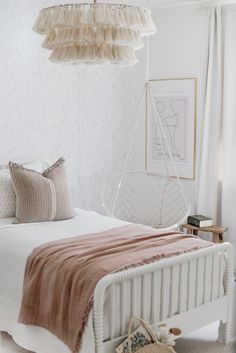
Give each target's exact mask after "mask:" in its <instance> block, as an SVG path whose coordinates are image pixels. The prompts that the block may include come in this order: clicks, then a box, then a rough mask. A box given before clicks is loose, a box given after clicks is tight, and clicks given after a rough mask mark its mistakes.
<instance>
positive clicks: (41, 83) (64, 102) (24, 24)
mask: <svg viewBox="0 0 236 353" xmlns="http://www.w3.org/2000/svg"><path fill="white" fill-rule="evenodd" d="M56 2H57V1H54V0H41V1H40V4H39V2H38V1H32V0H21V1H19V0H11V1H8V0H1V2H0V160H2V159H4V160H6V159H12V160H14V159H17V160H20V159H23V160H26V159H37V158H47V159H55V158H57V157H59V156H61V155H63V156H65V158H66V159H67V162H68V163H67V167H68V174H69V183H70V189H71V193H72V196H73V200H74V203H75V204H76V205H79V206H83V207H85V208H90V209H95V210H98V211H101V210H102V207H101V198H100V194H101V189H102V186H103V185H104V182H105V180H106V178H107V177H108V176H110V175H111V174H112V172H113V170H114V169H116V170H118V169H119V166H120V165H121V163H122V161H123V160H124V157H125V154H126V152H127V145H128V142H129V138H130V132H131V130H132V126H133V124H134V118H135V117H134V115H133V113H134V110H135V106H136V104H137V102H138V100H139V98H140V95H141V92H142V88H143V82H144V76H145V75H144V72H145V64H144V61H145V60H144V59H145V52H144V51H142V52H140V55H139V56H140V63H139V64H138V65H136V66H134V67H132V68H117V67H109V66H108V67H93V66H67V65H65V66H64V65H62V64H60V65H59V64H58V65H57V64H52V63H50V62H49V60H48V55H49V52H48V51H47V50H45V49H43V48H42V47H41V46H40V45H41V42H42V39H43V38H42V37H41V36H39V35H38V34H36V33H34V32H33V31H32V30H31V28H32V25H33V23H34V20H35V19H36V17H37V14H38V11H39V10H40V8H42V7H44V6H49V5H51V4H55V3H56ZM65 2H67V1H65ZM68 2H70V1H69V0H68ZM154 18H155V21H156V23H157V26H158V33H157V35H155V36H154V37H152V38H151V45H150V47H151V52H150V78H152V79H154V78H166V77H167V78H168V77H186V76H191V77H197V78H198V120H197V122H198V124H197V126H198V130H197V173H198V167H199V154H200V152H199V146H200V136H201V134H200V131H201V121H202V106H203V105H202V103H203V95H202V93H203V88H204V82H203V81H204V76H203V72H204V70H205V64H204V59H205V54H206V53H205V48H206V44H205V43H206V37H207V28H206V14H205V13H203V12H199V11H196V10H195V9H194V8H192V7H188V8H179V9H169V10H162V11H159V12H157V13H155V14H154ZM144 136H145V135H144V119H143V126H142V129H141V130H139V138H138V143H137V145H136V147H137V151H138V155H139V163H140V164H141V165H142V166H143V165H144V150H145V146H144ZM185 186H186V188H187V190H188V191H189V193H190V198H191V200H192V202H193V206H194V204H195V199H196V197H195V193H196V181H194V182H185Z"/></svg>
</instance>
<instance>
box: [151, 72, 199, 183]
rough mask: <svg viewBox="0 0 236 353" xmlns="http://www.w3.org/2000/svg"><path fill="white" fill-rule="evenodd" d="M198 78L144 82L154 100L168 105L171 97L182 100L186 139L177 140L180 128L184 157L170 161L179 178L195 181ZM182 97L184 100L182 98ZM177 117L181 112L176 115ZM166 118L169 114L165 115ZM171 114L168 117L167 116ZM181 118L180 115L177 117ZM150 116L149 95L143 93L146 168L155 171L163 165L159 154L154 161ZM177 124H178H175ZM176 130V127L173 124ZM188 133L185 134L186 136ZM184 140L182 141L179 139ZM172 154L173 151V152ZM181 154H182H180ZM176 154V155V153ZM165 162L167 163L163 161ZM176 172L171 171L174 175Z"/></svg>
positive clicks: (153, 172)
mask: <svg viewBox="0 0 236 353" xmlns="http://www.w3.org/2000/svg"><path fill="white" fill-rule="evenodd" d="M197 88H198V85H197V78H196V77H183V78H160V79H151V80H149V83H148V85H147V90H148V89H150V90H151V91H152V94H153V95H155V97H156V99H160V97H161V99H162V100H163V101H164V102H165V104H166V105H167V106H168V99H169V100H171V99H172V100H173V99H174V98H175V99H176V97H181V101H183V103H184V104H186V106H187V108H185V115H184V116H185V121H186V123H185V127H184V129H185V130H184V132H185V136H184V138H185V140H184V139H180V134H181V131H180V129H179V132H178V133H179V139H180V140H181V141H184V144H185V150H186V151H187V152H186V156H185V159H184V158H182V159H180V157H179V156H178V158H179V160H178V158H177V157H175V156H174V158H173V160H174V162H175V164H176V167H177V170H178V174H179V175H178V177H179V178H181V179H188V180H194V179H195V174H196V128H197ZM183 97H184V99H183ZM178 116H180V114H178ZM167 117H168V116H167ZM169 117H171V116H169ZM179 120H180V118H179ZM152 123H153V116H152V115H151V109H150V102H149V94H148V91H147V95H146V122H145V128H146V131H145V134H146V136H145V169H146V171H147V172H148V173H150V174H157V173H158V170H159V169H160V168H162V164H163V162H164V158H162V160H161V157H160V156H159V157H160V159H159V160H158V157H157V156H156V157H155V158H156V160H155V158H154V157H153V155H154V152H153V146H154V143H153V131H152V125H151V124H152ZM176 126H177V125H176ZM175 130H176V127H175ZM187 134H188V135H187ZM182 143H183V142H182ZM173 155H174V154H173ZM179 155H181V154H179ZM176 156H177V154H176ZM165 163H167V162H166V161H165ZM170 170H171V168H170ZM175 174H176V173H174V172H173V176H176V175H175Z"/></svg>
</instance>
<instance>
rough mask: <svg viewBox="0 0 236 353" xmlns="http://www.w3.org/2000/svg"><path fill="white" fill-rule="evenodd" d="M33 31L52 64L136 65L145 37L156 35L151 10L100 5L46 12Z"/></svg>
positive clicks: (44, 11)
mask: <svg viewBox="0 0 236 353" xmlns="http://www.w3.org/2000/svg"><path fill="white" fill-rule="evenodd" d="M33 30H34V31H36V32H37V33H39V34H44V35H46V38H45V40H44V42H43V44H42V46H43V47H44V48H46V49H50V50H52V53H51V55H50V60H51V61H52V62H68V63H72V64H106V63H109V64H119V65H123V66H128V65H134V64H135V63H136V62H137V58H136V54H135V52H136V51H137V50H138V49H141V48H142V47H143V46H144V44H143V37H144V36H149V35H151V34H154V33H155V32H156V27H155V25H154V23H153V21H152V18H151V11H150V9H149V8H142V7H136V6H129V5H122V4H109V3H97V2H96V0H95V1H94V3H91V4H84V3H83V4H69V5H68V4H66V5H56V6H52V7H48V8H44V9H42V10H41V11H40V13H39V16H38V18H37V20H36V22H35V24H34V27H33Z"/></svg>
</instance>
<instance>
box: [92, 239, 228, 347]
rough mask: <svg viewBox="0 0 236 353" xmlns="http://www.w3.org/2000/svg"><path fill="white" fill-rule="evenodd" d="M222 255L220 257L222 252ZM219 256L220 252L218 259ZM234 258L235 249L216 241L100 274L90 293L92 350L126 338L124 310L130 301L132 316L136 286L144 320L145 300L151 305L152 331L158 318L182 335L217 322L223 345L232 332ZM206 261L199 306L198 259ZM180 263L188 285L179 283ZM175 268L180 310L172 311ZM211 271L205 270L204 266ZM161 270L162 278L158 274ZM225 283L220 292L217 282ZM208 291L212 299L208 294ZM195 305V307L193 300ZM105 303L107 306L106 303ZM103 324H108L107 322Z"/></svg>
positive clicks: (150, 320)
mask: <svg viewBox="0 0 236 353" xmlns="http://www.w3.org/2000/svg"><path fill="white" fill-rule="evenodd" d="M220 254H221V256H220ZM222 255H223V257H224V261H225V271H224V273H222V270H219V273H217V277H218V278H215V277H216V275H215V272H216V271H215V263H216V260H217V259H218V261H222V260H220V259H222ZM218 256H220V257H219V258H218ZM233 258H234V249H233V247H232V245H231V244H229V243H223V244H217V245H214V246H212V247H208V248H205V249H201V250H197V251H194V252H190V253H185V254H182V255H178V256H173V257H171V258H167V259H162V260H159V261H155V262H153V263H151V264H147V265H143V266H138V267H135V268H131V269H128V270H124V271H120V272H116V273H113V274H109V275H107V276H105V277H103V278H102V279H101V280H100V281H99V282H98V284H97V286H96V288H95V293H94V308H93V325H94V334H95V347H96V353H111V352H114V349H115V347H116V346H117V345H118V344H119V343H120V342H121V341H122V340H124V339H125V337H126V333H127V320H126V318H125V313H126V309H127V305H130V303H131V307H132V308H131V313H132V315H136V314H137V312H136V308H135V300H136V294H137V290H138V291H140V292H141V294H140V295H141V303H142V305H141V306H142V308H141V315H142V317H143V318H144V319H147V317H149V318H150V310H149V312H147V311H148V309H147V303H149V305H151V318H150V319H149V320H148V321H149V324H150V325H151V326H152V327H153V328H154V329H155V327H156V325H158V322H160V321H164V322H165V323H166V324H167V325H168V326H170V327H176V326H177V327H180V328H181V329H182V331H183V333H184V334H187V333H189V332H192V331H193V330H195V329H198V328H200V327H203V326H205V325H208V324H210V323H212V322H214V321H218V320H219V321H220V322H221V325H220V328H221V330H220V331H221V334H220V335H219V338H218V340H219V341H220V342H222V343H225V344H227V343H228V342H229V340H230V333H231V317H232V314H231V310H232V299H233ZM209 259H211V264H210V266H211V268H210V271H211V272H210V273H211V280H210V281H208V280H207V278H206V275H205V273H206V266H209V262H208V261H209ZM200 261H203V263H204V274H203V281H204V283H202V284H203V303H202V304H200V305H199V304H198V287H199V286H200V281H202V276H200V271H201V269H200V266H199V262H200ZM194 262H195V266H196V271H195V281H194V282H195V290H194V298H193V294H192V293H193V291H191V290H190V285H191V286H192V283H191V282H192V280H191V279H192V277H191V276H192V273H193V272H192V266H193V263H194ZM183 266H185V268H187V283H186V284H185V283H184V282H183V281H181V273H182V269H183ZM176 267H178V268H179V271H180V272H179V276H180V277H179V287H178V298H177V300H178V312H177V313H176V312H175V313H174V312H173V300H174V298H173V294H172V293H173V290H171V284H172V283H173V281H174V276H175V271H174V269H175V268H176ZM208 270H209V269H208ZM166 271H170V272H169V273H170V274H171V281H170V288H169V290H168V291H166V290H164V289H163V288H165V286H164V284H165V278H166V277H165V273H166ZM160 274H161V277H160V276H159V275H160ZM147 277H148V278H149V280H150V278H151V287H149V289H148V290H147ZM136 278H141V287H137V281H136ZM159 279H161V288H162V289H161V297H160V298H159V299H160V308H161V310H160V315H159V317H158V314H157V300H156V298H157V289H156V288H157V281H158V280H159ZM216 281H217V286H218V287H217V288H218V289H217V293H214V291H215V290H213V287H214V288H215V286H216ZM128 282H129V285H130V286H131V288H132V290H131V292H130V294H129V295H127V292H126V291H125V286H126V284H127V283H128ZM223 282H224V291H223V292H222V291H221V290H220V283H221V284H222V283H223ZM116 284H119V285H120V288H121V290H120V292H119V293H120V302H121V313H120V315H121V318H120V329H119V331H120V332H119V334H117V332H115V330H114V326H115V324H117V317H116V315H115V305H116V303H115V295H114V292H115V286H116ZM107 291H109V295H110V315H109V319H108V320H109V323H108V324H109V328H110V338H109V339H106V340H104V320H105V318H104V304H105V297H106V296H107V295H108V292H107ZM207 291H208V293H209V291H210V298H208V295H207V294H206V293H207ZM184 292H185V293H186V298H187V304H186V308H183V305H182V302H181V297H182V296H183V294H184ZM166 300H168V310H165V311H166V312H164V309H163V308H164V306H165V305H164V304H166ZM190 301H191V303H194V305H192V304H191V306H190ZM106 305H107V304H106ZM106 325H107V323H106Z"/></svg>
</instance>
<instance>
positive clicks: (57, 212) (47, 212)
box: [9, 158, 74, 223]
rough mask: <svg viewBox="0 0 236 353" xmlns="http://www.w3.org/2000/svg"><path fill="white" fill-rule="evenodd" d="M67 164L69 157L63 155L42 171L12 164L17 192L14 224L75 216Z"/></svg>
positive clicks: (12, 173)
mask: <svg viewBox="0 0 236 353" xmlns="http://www.w3.org/2000/svg"><path fill="white" fill-rule="evenodd" d="M64 164H65V160H64V159H63V158H60V159H58V161H57V162H55V163H54V164H53V165H52V166H51V167H49V168H48V169H46V170H45V171H44V172H43V173H42V174H41V173H39V172H36V171H35V170H31V169H27V168H24V167H23V166H22V165H19V164H16V163H12V162H10V163H9V168H10V172H11V176H12V180H13V186H14V190H15V193H16V221H15V222H14V223H31V222H43V221H56V220H61V219H68V218H72V217H73V216H74V212H73V208H72V207H71V204H70V200H69V193H68V187H67V180H66V173H65V166H64Z"/></svg>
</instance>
